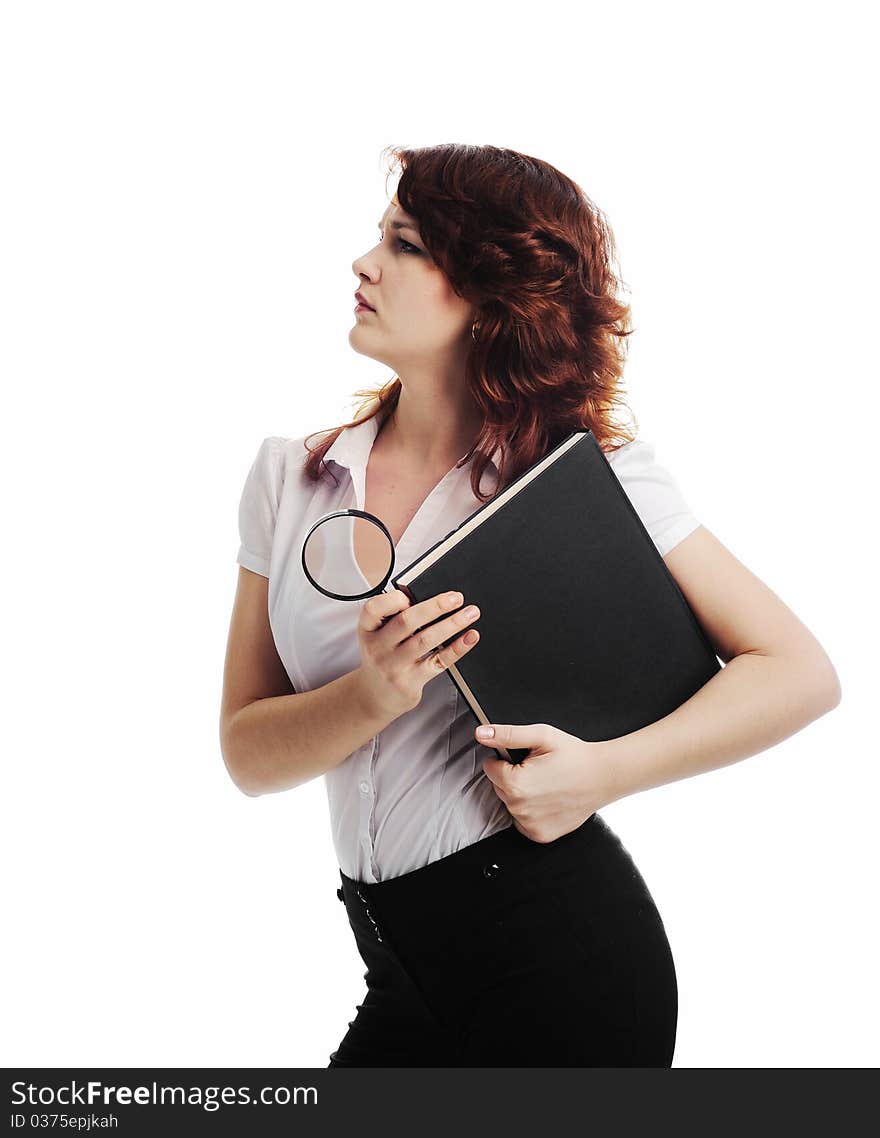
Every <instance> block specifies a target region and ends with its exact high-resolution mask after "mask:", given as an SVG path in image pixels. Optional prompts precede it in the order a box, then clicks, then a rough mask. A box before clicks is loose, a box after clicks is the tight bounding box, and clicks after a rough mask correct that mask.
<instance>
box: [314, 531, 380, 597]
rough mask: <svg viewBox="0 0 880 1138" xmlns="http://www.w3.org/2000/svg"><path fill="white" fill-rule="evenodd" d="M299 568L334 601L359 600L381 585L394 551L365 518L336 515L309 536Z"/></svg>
mask: <svg viewBox="0 0 880 1138" xmlns="http://www.w3.org/2000/svg"><path fill="white" fill-rule="evenodd" d="M303 564H304V566H305V568H306V571H307V573H308V574H309V576H310V577H312V579H313V582H314V583H316V584H318V585H319V586H320V587H321V588H322V589H326V590H327V592H328V593H333V594H334V595H335V596H337V597H360V596H363V594H364V593H366V592H367V591H368V590H370V589H375V588H376V587H377V586H379V585H382V584H383V583H384V582H385V580H386V579H387V578H388V576H389V574H390V572H391V568H392V566H393V565H394V547H393V545H392V544H391V542H390V541H389V539H388V535H387V534H386V533H385V531H384V530H382V529H380V528H379V526H377V525H376V524H375V522H371V521H370V520H369V519H368V518H359V517H356V516H352V515H351V514H337V515H336V516H334V517H329V518H326V519H325V520H324V521H322V522H320V523H319V524H318V525H317V526H316V527H315V528H314V529H313V530H312V532H311V533H310V534H309V536H308V539H307V540H306V544H305V549H304V552H303Z"/></svg>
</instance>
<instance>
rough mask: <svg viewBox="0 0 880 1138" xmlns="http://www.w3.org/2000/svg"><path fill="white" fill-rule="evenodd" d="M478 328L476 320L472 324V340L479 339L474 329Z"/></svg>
mask: <svg viewBox="0 0 880 1138" xmlns="http://www.w3.org/2000/svg"><path fill="white" fill-rule="evenodd" d="M476 327H477V322H476V320H475V321H474V322H473V324H471V337H472V339H474V340H476V338H477V336H476V332H475V331H474V329H475V328H476Z"/></svg>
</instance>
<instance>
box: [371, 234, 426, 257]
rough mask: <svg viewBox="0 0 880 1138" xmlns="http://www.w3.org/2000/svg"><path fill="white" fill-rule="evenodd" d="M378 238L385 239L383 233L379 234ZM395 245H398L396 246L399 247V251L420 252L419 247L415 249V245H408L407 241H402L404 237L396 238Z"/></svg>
mask: <svg viewBox="0 0 880 1138" xmlns="http://www.w3.org/2000/svg"><path fill="white" fill-rule="evenodd" d="M379 240H380V241H384V240H385V234H384V233H380V234H379ZM397 245H398V248H399V249H400V251H401V253H420V252H421V249H417V248H416V247H415V245H410V243H409V241H404V239H403V238H402V237H398V238H397Z"/></svg>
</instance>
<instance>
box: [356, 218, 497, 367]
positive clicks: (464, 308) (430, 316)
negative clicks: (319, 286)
mask: <svg viewBox="0 0 880 1138" xmlns="http://www.w3.org/2000/svg"><path fill="white" fill-rule="evenodd" d="M398 225H400V226H402V228H397V226H398ZM352 270H353V271H354V273H355V275H356V276H357V277H359V278H360V281H359V284H358V291H359V292H360V293H361V295H362V296H363V297H364V299H365V300H366V302H367V303H368V304H371V305H372V306H373V308H374V309H375V311H374V312H367V311H360V312H357V313H355V324H354V326H353V327H352V329H351V331H350V332H349V343H350V344H351V346H352V347H353V348H354V350H355V351H356V352H360V353H362V354H363V355H365V356H370V357H371V358H372V359H375V360H379V361H381V362H382V363H385V364H387V365H388V366H389V367H391V368H393V369H394V370H395V371H397V372H400V371H405V370H406V368H407V367H410V368H412V367H414V366H418V365H420V364H421V365H430V366H434V367H436V366H437V365H438V364H439V365H441V366H442V365H443V364H444V363H446V364H451V363H453V362H455V363H456V364H457V363H458V362H460V357H461V355H462V353H464V352H466V351H469V350H470V345H471V343H472V341H471V324H472V322H473V320H474V316H475V310H474V308H473V306H472V305H471V304H469V303H468V302H467V301H465V300H463V299H462V298H461V297H460V296H458V295H457V294H456V293H455V292H453V290H452V286H451V285H450V284H449V280H448V278H447V277H446V275H445V274H444V273H443V272H442V270H441V269H439V268H438V267H437V265H436V264H435V263H434V262H433V260H432V259H431V257H430V255H429V254H428V251H427V250H426V249H425V246H424V245H423V244H422V241H421V238H420V236H419V231H418V229H417V228H416V224H415V221H414V220H413V218H411V217H409V216H408V215H407V214H406V213H404V211H403V210H402V209H401V207H400V205H399V203H398V202H397V201H396V200H393V201H392V202H391V203H390V205H389V207H388V209H386V211H385V213H384V214H383V215H382V218H381V219H380V221H379V240H378V242H377V243H376V244H375V245H374V246H373V248H372V249H370V251H369V252H368V253H364V254H363V256H361V257H358V258H357V260H356V261H354V262H353V263H352ZM352 303H353V304H354V303H356V301H354V298H353V297H352Z"/></svg>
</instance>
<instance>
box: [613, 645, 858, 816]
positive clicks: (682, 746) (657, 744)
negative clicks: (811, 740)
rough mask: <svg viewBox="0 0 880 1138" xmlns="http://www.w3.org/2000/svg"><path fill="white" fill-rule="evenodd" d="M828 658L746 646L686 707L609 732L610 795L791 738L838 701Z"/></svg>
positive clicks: (694, 771)
mask: <svg viewBox="0 0 880 1138" xmlns="http://www.w3.org/2000/svg"><path fill="white" fill-rule="evenodd" d="M840 694H841V693H840V682H839V680H838V678H837V673H836V672H835V670H834V668H833V666H832V665H831V662H830V661H829V660H828V659H827V657H825V658H821V659H820V658H817V659H816V662H815V663H814V664H812V665H811V664H810V662H803V661H795V660H792V659H790V658H788V657H781V656H771V655H764V654H760V653H757V652H745V653H743V654H742V655H740V656H735V657H734V658H733V659H732V660H730V661H729V662H728V664H727V666H726V667H724V668H722V669H721V671H719V672H717V673H716V674H715V675H714V676H713V677H712V679H711V680H709V681H708V683H706V684H705V685H704V686H703V687H702V688H700V690H699V691H698V692H696V693H695V694H694V695H693V696H691V698H690V699H689V700H687V701H686V702H685V703H684V704H682V706H681V707H678V708H676V710H675V711H673V712H671V713H670V714H669V715H666V716H664V718H663V719H660V720H658V721H657V722H656V723H651V724H649V725H648V726H647V727H642V728H641V729H640V730H638V731H633V732H631V733H630V734H628V735H622V736H620V737H619V738H617V739H612V740H609V741H608V742H607V743H606V744H602V746H603V747H604V746H607V747H608V748H609V752H608V753H609V755H610V756H611V760H612V770H611V776H610V777H611V779H612V786H611V787H610V794H611V797H610V798H609V799H608V801H609V802H613V801H616V800H617V799H619V798H624V797H626V796H627V795H629V794H636V793H637V792H638V791H641V790H648V789H650V788H651V787H655V786H661V785H663V784H664V783H668V782H674V781H676V780H677V779H682V778H689V777H690V776H691V775H695V774H702V773H704V772H706V771H710V770H715V769H716V768H718V767H722V766H726V765H728V764H730V763H734V762H736V761H737V760H739V759H745V758H748V757H749V756H750V755H755V754H757V753H758V752H759V751H764V750H766V749H767V748H768V747H772V746H773V745H774V744H776V743H779V742H781V741H782V740H783V739H787V738H788V737H789V736H790V735H793V734H795V732H797V731H800V730H801V728H803V727H806V725H807V724H808V723H812V721H813V720H814V719H818V718H819V717H820V716H822V715H825V714H826V713H827V712H829V711H831V710H832V709H833V708H835V707H836V706H837V705H838V703H839V702H840Z"/></svg>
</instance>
